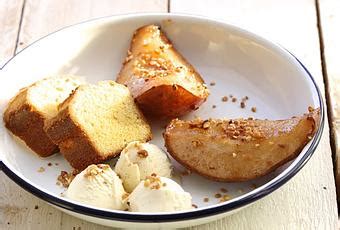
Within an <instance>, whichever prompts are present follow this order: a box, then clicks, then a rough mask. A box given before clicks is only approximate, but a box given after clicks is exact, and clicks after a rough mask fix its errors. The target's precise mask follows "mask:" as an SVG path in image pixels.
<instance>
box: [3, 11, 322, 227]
mask: <svg viewBox="0 0 340 230" xmlns="http://www.w3.org/2000/svg"><path fill="white" fill-rule="evenodd" d="M172 15H173V16H183V17H191V18H195V19H204V20H207V21H211V22H215V23H220V24H224V25H227V26H229V27H231V28H237V29H238V30H243V31H245V32H247V33H249V34H251V35H253V36H256V37H257V38H260V39H262V40H264V41H266V42H268V43H269V44H272V45H275V46H276V47H278V48H279V49H281V50H283V51H284V52H286V53H287V54H288V55H290V56H291V57H293V58H294V59H295V60H296V61H297V62H298V63H299V64H300V66H301V67H302V68H303V70H304V71H305V73H306V74H307V75H308V77H309V78H310V80H311V81H312V83H313V85H314V87H315V90H316V92H317V95H318V100H319V105H320V126H319V129H318V130H317V132H316V134H315V136H314V138H313V139H312V142H311V144H310V146H309V148H308V149H307V150H306V152H305V153H304V155H303V156H302V157H301V158H300V160H299V161H298V162H296V163H295V165H294V167H292V168H291V170H290V171H287V172H286V174H284V175H282V176H281V177H280V178H279V179H273V180H271V181H269V182H268V183H266V184H265V185H262V186H261V190H259V191H257V192H256V193H252V194H249V195H247V194H246V195H245V196H244V197H242V198H240V199H237V200H235V201H232V200H231V202H228V203H226V204H222V205H220V206H217V207H210V208H209V207H208V208H206V209H198V210H193V211H190V212H181V213H173V214H167V213H166V214H158V213H157V214H151V215H150V214H138V213H126V214H125V213H117V212H114V211H105V210H100V209H96V208H91V207H86V206H82V205H78V204H75V203H72V202H69V201H67V200H63V199H60V198H58V197H57V196H54V195H51V194H49V193H46V192H44V191H42V190H40V189H38V188H36V187H35V186H33V185H32V184H30V183H28V182H27V181H25V180H24V179H22V178H21V177H20V176H18V175H17V174H16V173H14V172H13V171H12V170H11V169H10V168H9V167H7V166H6V165H5V163H4V162H2V161H0V170H2V171H3V172H4V173H5V174H6V175H7V176H8V177H9V178H10V179H11V180H12V181H14V182H15V183H16V184H18V185H19V186H20V187H22V188H23V189H25V190H26V191H28V192H29V193H31V194H33V195H35V196H36V197H38V198H40V199H42V200H44V201H46V202H48V203H50V204H53V205H55V206H57V207H60V208H63V209H66V210H69V211H72V212H75V213H78V214H82V215H87V216H91V217H96V218H101V219H106V220H113V221H123V222H137V223H138V222H139V223H159V222H175V221H186V220H192V219H198V218H204V217H209V216H213V215H217V214H222V213H225V212H228V211H232V210H235V209H238V208H241V207H243V206H246V205H248V204H251V203H253V202H255V201H256V200H258V199H260V198H262V197H264V196H266V195H268V194H270V193H272V192H273V191H275V190H276V189H278V188H279V187H281V186H282V185H284V184H285V183H286V182H287V181H288V180H289V179H291V178H292V177H293V176H295V174H296V173H298V172H299V171H300V169H301V168H302V167H303V166H304V165H305V164H306V163H307V161H308V160H309V159H310V158H311V156H312V155H313V153H314V152H315V149H316V148H317V146H318V144H319V142H320V139H321V136H322V131H323V128H324V119H325V118H324V116H325V115H324V104H323V99H322V95H321V92H320V89H319V87H318V86H317V84H316V82H315V80H314V78H313V76H312V75H311V73H310V72H309V71H308V69H307V68H306V67H305V66H304V65H303V64H302V62H301V61H300V60H299V59H298V58H297V57H295V56H294V55H293V54H292V53H291V52H289V51H288V50H286V49H285V48H283V47H281V46H280V45H278V44H275V43H274V42H271V41H269V40H267V39H264V38H262V37H261V36H259V35H256V34H254V33H252V32H249V31H247V30H244V29H241V28H239V27H236V26H233V25H229V24H227V23H225V22H222V21H218V20H215V19H210V18H208V17H204V16H198V15H190V14H173V13H147V14H141V13H137V14H122V15H113V16H105V17H100V18H95V19H90V20H87V21H83V22H80V23H77V24H73V25H70V26H66V27H63V28H61V29H59V30H57V31H54V32H52V33H50V34H48V35H46V36H44V37H41V38H40V39H38V40H36V41H34V42H33V43H31V44H30V45H28V46H27V47H25V48H24V49H22V50H21V51H20V52H18V53H17V54H16V55H15V56H13V57H12V58H11V59H9V60H8V61H7V62H6V63H5V64H4V65H3V66H2V67H1V68H0V70H2V69H3V68H4V67H5V66H6V65H7V64H8V63H9V62H10V61H11V60H12V59H13V58H15V57H16V56H18V55H19V54H20V53H21V52H22V51H24V50H25V49H27V48H28V47H30V46H32V45H33V44H35V43H37V42H39V41H40V40H42V39H44V38H45V37H48V36H50V35H53V34H55V33H57V32H59V31H62V30H64V29H66V28H69V27H73V26H76V25H80V24H85V23H87V22H91V21H95V20H100V19H105V18H110V17H112V18H113V17H119V16H172ZM280 175H281V174H280Z"/></svg>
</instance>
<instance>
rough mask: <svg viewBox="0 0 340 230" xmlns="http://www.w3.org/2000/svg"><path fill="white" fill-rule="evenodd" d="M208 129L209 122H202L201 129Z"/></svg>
mask: <svg viewBox="0 0 340 230" xmlns="http://www.w3.org/2000/svg"><path fill="white" fill-rule="evenodd" d="M209 127H210V122H209V121H208V120H206V121H204V122H203V124H202V128H203V129H208V128H209Z"/></svg>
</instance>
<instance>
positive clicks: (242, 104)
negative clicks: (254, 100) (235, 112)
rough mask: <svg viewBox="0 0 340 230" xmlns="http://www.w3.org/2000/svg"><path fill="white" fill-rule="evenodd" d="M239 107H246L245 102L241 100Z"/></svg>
mask: <svg viewBox="0 0 340 230" xmlns="http://www.w3.org/2000/svg"><path fill="white" fill-rule="evenodd" d="M240 107H241V108H242V109H244V107H246V104H245V103H244V102H243V101H241V103H240Z"/></svg>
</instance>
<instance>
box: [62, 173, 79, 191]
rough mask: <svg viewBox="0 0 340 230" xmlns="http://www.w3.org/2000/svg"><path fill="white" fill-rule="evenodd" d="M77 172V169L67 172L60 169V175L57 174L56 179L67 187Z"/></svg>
mask: <svg viewBox="0 0 340 230" xmlns="http://www.w3.org/2000/svg"><path fill="white" fill-rule="evenodd" d="M78 173H79V171H78V170H73V171H72V172H70V173H68V172H66V171H61V172H60V175H59V176H58V178H57V180H58V182H60V183H61V184H62V185H63V186H64V187H65V188H67V187H68V186H69V185H70V183H71V182H72V180H73V179H74V178H75V176H76V175H77V174H78Z"/></svg>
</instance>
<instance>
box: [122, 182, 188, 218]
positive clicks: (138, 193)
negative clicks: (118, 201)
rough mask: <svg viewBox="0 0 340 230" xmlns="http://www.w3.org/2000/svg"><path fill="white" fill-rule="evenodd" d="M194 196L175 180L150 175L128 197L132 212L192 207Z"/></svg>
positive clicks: (169, 210)
mask: <svg viewBox="0 0 340 230" xmlns="http://www.w3.org/2000/svg"><path fill="white" fill-rule="evenodd" d="M191 200H192V198H191V195H190V194H189V193H188V192H185V191H184V190H183V188H182V187H181V186H180V185H179V184H177V183H176V182H175V181H173V180H171V179H169V178H165V177H158V176H148V178H147V179H146V180H144V181H142V182H140V183H139V185H138V186H137V187H136V188H135V190H133V192H132V193H131V194H130V196H129V197H128V202H127V204H128V205H129V210H130V211H132V212H174V211H185V210H190V209H192V201H191Z"/></svg>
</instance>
